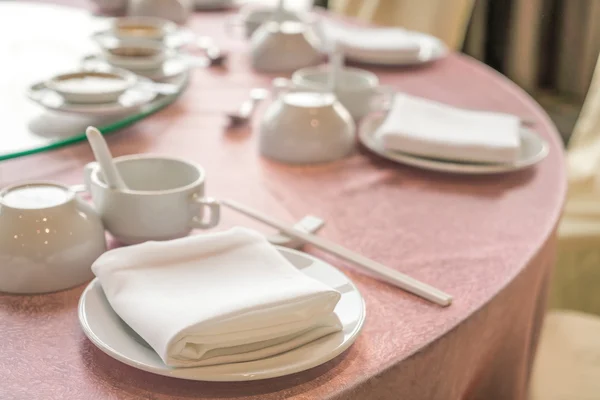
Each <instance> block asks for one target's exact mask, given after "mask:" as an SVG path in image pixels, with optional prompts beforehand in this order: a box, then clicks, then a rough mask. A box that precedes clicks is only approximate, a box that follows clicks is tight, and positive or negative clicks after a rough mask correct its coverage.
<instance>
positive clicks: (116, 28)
mask: <svg viewBox="0 0 600 400" xmlns="http://www.w3.org/2000/svg"><path fill="white" fill-rule="evenodd" d="M177 29H178V28H177V25H176V24H175V23H173V22H171V21H169V20H167V19H163V18H155V17H121V18H115V19H114V20H113V21H112V23H111V25H110V28H109V29H108V33H110V34H111V35H112V36H114V37H116V38H119V39H130V40H132V39H140V40H159V41H161V40H164V39H165V37H166V36H167V35H170V34H173V33H175V32H176V31H177Z"/></svg>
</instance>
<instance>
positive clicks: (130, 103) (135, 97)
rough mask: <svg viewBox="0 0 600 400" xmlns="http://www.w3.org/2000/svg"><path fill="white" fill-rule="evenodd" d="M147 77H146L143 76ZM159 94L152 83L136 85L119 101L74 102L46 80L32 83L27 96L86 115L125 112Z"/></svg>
mask: <svg viewBox="0 0 600 400" xmlns="http://www.w3.org/2000/svg"><path fill="white" fill-rule="evenodd" d="M141 79H145V78H141ZM141 79H138V80H141ZM156 96H157V94H156V92H155V91H154V90H152V88H151V87H150V85H142V86H139V87H137V86H134V87H132V88H130V89H128V90H126V91H125V92H124V93H123V94H122V95H121V96H119V98H118V99H117V101H115V102H112V103H102V104H74V103H69V102H68V101H66V100H65V99H64V98H63V97H62V96H61V95H60V94H59V93H57V92H55V91H54V90H51V89H49V88H48V87H47V86H46V83H45V82H39V83H35V84H33V85H31V86H30V87H29V90H28V91H27V97H29V99H31V100H32V101H34V102H36V103H38V104H39V105H41V106H42V107H44V108H46V109H48V110H52V111H58V112H65V113H74V114H85V115H101V116H107V115H114V114H125V113H129V112H131V111H135V110H137V109H138V108H140V107H142V106H144V105H146V104H148V103H150V102H151V101H152V100H154V99H155V98H156Z"/></svg>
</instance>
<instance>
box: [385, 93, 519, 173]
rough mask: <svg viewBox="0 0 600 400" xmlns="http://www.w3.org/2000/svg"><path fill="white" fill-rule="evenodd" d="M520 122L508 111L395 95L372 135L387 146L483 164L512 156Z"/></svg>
mask: <svg viewBox="0 0 600 400" xmlns="http://www.w3.org/2000/svg"><path fill="white" fill-rule="evenodd" d="M520 124H521V121H520V119H519V118H518V117H516V116H514V115H509V114H502V113H495V112H487V111H471V110H463V109H460V108H455V107H451V106H448V105H445V104H441V103H437V102H434V101H431V100H427V99H422V98H418V97H413V96H409V95H406V94H400V93H399V94H396V96H395V98H394V102H393V105H392V109H391V110H390V112H389V114H388V116H387V118H386V119H385V121H384V122H383V123H382V125H381V126H380V127H379V129H378V131H377V133H376V137H377V138H378V139H379V140H381V143H382V145H383V147H384V148H385V149H386V150H391V151H401V152H404V153H410V154H414V155H418V156H423V157H431V158H437V159H445V160H456V161H466V162H484V163H511V162H514V161H516V160H517V158H518V155H519V148H520V145H521V139H520V134H519V129H520Z"/></svg>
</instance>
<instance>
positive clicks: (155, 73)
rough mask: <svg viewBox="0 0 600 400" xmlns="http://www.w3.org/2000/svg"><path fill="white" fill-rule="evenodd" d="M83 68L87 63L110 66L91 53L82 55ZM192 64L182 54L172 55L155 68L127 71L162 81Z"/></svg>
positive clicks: (183, 71) (178, 73)
mask: <svg viewBox="0 0 600 400" xmlns="http://www.w3.org/2000/svg"><path fill="white" fill-rule="evenodd" d="M82 64H83V66H84V68H85V67H86V66H88V65H91V66H105V67H106V66H110V64H109V63H108V61H106V60H105V59H104V58H103V57H102V56H101V55H99V54H92V55H88V56H86V57H84V59H83V63H82ZM193 66H194V65H192V63H191V62H190V61H189V60H187V59H186V57H185V56H182V55H177V54H176V55H173V56H171V57H169V58H168V59H167V60H165V62H164V63H163V64H162V65H161V67H160V68H156V69H139V70H138V69H129V71H131V72H133V73H134V74H136V75H140V76H143V77H145V78H148V79H152V80H154V81H163V80H168V79H172V78H176V77H178V76H180V75H181V74H183V73H185V72H187V71H188V70H189V69H190V68H192V67H193Z"/></svg>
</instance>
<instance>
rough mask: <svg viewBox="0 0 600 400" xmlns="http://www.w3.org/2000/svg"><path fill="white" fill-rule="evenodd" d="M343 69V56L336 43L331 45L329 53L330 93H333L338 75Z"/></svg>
mask: <svg viewBox="0 0 600 400" xmlns="http://www.w3.org/2000/svg"><path fill="white" fill-rule="evenodd" d="M343 69H344V54H343V53H342V51H341V49H340V46H339V44H338V43H337V42H334V43H333V46H332V47H331V53H330V54H329V81H328V82H327V83H328V85H327V86H328V88H329V91H330V92H331V93H335V88H336V86H337V82H338V80H339V79H340V74H341V72H342V71H343Z"/></svg>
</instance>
